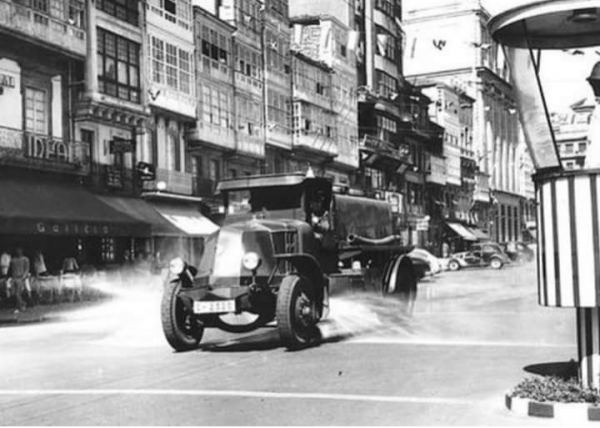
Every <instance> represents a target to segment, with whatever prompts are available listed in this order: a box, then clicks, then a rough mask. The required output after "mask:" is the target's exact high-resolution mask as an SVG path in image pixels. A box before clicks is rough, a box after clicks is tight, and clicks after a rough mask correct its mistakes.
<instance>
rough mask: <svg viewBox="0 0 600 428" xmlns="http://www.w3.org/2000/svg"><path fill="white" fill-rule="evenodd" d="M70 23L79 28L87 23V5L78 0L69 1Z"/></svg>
mask: <svg viewBox="0 0 600 428" xmlns="http://www.w3.org/2000/svg"><path fill="white" fill-rule="evenodd" d="M68 19H69V23H70V24H71V25H74V26H76V27H79V28H83V27H84V25H85V24H84V23H85V5H84V4H83V2H79V1H77V0H70V1H69V16H68Z"/></svg>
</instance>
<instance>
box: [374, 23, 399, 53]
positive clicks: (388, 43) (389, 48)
mask: <svg viewBox="0 0 600 428" xmlns="http://www.w3.org/2000/svg"><path fill="white" fill-rule="evenodd" d="M376 31H377V54H378V55H380V56H382V57H384V58H386V59H389V60H390V61H395V60H396V57H397V48H396V38H395V37H394V35H393V34H392V33H390V32H389V31H387V30H385V29H384V28H383V27H380V26H376Z"/></svg>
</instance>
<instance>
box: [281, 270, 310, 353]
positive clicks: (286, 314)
mask: <svg viewBox="0 0 600 428" xmlns="http://www.w3.org/2000/svg"><path fill="white" fill-rule="evenodd" d="M316 311H317V304H316V301H315V296H314V290H312V289H311V286H310V284H309V283H308V282H307V281H306V280H305V279H304V278H302V277H300V276H298V275H288V276H286V277H285V278H283V281H282V282H281V285H280V286H279V292H278V294H277V309H276V318H277V329H278V330H279V337H280V338H281V341H282V342H283V344H284V345H285V346H286V347H287V348H288V349H298V348H302V347H305V346H308V345H310V344H312V343H314V342H315V341H316V340H317V339H318V337H319V329H318V327H317V325H316V324H317V315H316V314H317V312H316Z"/></svg>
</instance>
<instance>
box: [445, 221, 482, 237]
mask: <svg viewBox="0 0 600 428" xmlns="http://www.w3.org/2000/svg"><path fill="white" fill-rule="evenodd" d="M446 224H447V225H448V227H449V228H450V229H452V230H453V231H454V232H455V233H456V234H457V235H458V236H460V237H461V238H462V239H465V240H467V241H477V240H478V239H477V237H476V236H475V235H473V233H471V232H470V231H469V230H468V229H467V228H466V227H464V226H463V225H462V224H460V223H450V222H448V223H446Z"/></svg>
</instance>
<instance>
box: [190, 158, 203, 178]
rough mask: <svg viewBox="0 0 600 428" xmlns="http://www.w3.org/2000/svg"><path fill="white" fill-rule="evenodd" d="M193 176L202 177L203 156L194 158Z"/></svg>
mask: <svg viewBox="0 0 600 428" xmlns="http://www.w3.org/2000/svg"><path fill="white" fill-rule="evenodd" d="M192 175H193V176H194V177H202V156H198V155H196V156H192Z"/></svg>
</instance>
